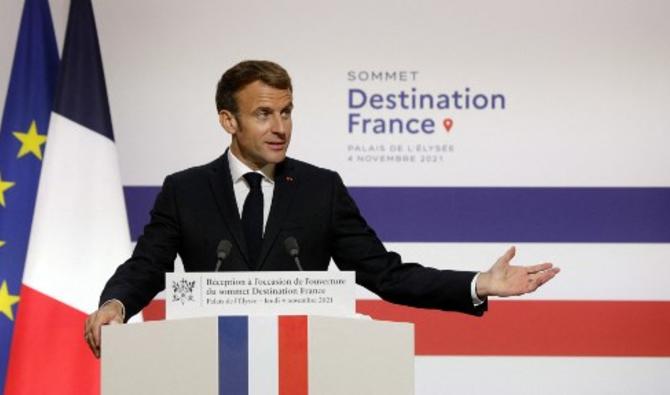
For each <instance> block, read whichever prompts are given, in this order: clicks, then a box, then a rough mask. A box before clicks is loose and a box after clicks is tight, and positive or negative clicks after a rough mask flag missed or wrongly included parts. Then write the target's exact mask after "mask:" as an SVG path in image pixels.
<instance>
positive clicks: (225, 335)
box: [101, 315, 414, 395]
mask: <svg viewBox="0 0 670 395" xmlns="http://www.w3.org/2000/svg"><path fill="white" fill-rule="evenodd" d="M102 338H103V346H102V357H101V359H102V383H101V384H102V394H103V395H116V394H124V395H128V394H142V395H145V394H189V395H191V394H199V395H207V394H212V395H215V394H263V395H271V394H290V395H300V394H312V395H322V394H325V395H330V394H342V395H344V394H347V395H352V394H385V395H393V394H402V395H406V394H412V393H414V328H413V325H412V324H407V323H396V322H383V321H373V320H370V319H361V318H342V317H324V316H305V315H302V316H249V317H247V316H228V317H204V318H189V319H178V320H168V321H153V322H145V323H137V324H127V325H109V326H105V327H103V334H102Z"/></svg>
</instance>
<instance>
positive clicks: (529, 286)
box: [476, 247, 560, 299]
mask: <svg viewBox="0 0 670 395" xmlns="http://www.w3.org/2000/svg"><path fill="white" fill-rule="evenodd" d="M515 253H516V249H515V248H514V247H511V248H510V249H509V250H507V252H506V253H505V254H504V255H503V256H501V257H500V258H498V260H497V261H496V263H495V264H493V266H492V267H491V269H489V270H488V271H486V272H482V273H481V274H480V275H479V277H478V278H477V284H476V287H477V295H478V296H479V297H480V298H482V299H483V298H486V297H487V296H516V295H523V294H527V293H530V292H533V291H535V290H536V289H537V288H538V287H540V286H541V285H543V284H545V283H546V282H547V281H549V280H551V279H552V278H554V276H555V275H556V274H557V273H558V272H559V270H560V269H559V268H557V267H554V265H553V264H551V263H541V264H539V265H534V266H513V265H510V261H511V260H512V258H514V254H515Z"/></svg>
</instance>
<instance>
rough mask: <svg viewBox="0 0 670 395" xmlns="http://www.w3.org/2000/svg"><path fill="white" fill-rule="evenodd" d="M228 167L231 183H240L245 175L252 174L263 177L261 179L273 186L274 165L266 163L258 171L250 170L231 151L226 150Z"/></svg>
mask: <svg viewBox="0 0 670 395" xmlns="http://www.w3.org/2000/svg"><path fill="white" fill-rule="evenodd" d="M228 166H229V167H230V175H231V177H232V178H233V183H236V182H238V181H240V180H241V179H242V178H243V177H244V175H245V174H247V173H250V172H254V173H258V174H260V175H262V176H263V179H264V180H266V181H268V182H269V183H271V184H274V173H275V166H276V165H275V164H273V163H268V164H267V165H265V166H263V167H261V168H260V169H258V170H251V169H250V168H249V166H247V165H245V164H244V163H243V162H242V161H241V160H239V159H238V158H237V157H236V156H235V155H234V154H233V151H231V150H230V149H228Z"/></svg>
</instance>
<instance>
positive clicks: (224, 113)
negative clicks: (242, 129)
mask: <svg viewBox="0 0 670 395" xmlns="http://www.w3.org/2000/svg"><path fill="white" fill-rule="evenodd" d="M219 123H220V124H221V126H222V127H223V128H224V129H225V130H226V132H228V133H230V134H231V135H233V136H234V135H235V133H237V130H238V127H237V118H235V115H234V114H233V113H232V112H230V111H228V110H221V112H219Z"/></svg>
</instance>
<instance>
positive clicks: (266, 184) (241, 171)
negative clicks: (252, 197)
mask: <svg viewBox="0 0 670 395" xmlns="http://www.w3.org/2000/svg"><path fill="white" fill-rule="evenodd" d="M228 164H229V166H230V175H231V176H232V178H233V192H234V193H235V202H237V210H238V211H239V214H240V218H242V208H243V207H244V201H245V200H246V199H247V195H248V194H249V191H250V190H251V187H250V186H249V184H248V183H247V180H246V179H245V178H244V175H245V174H247V173H258V174H260V175H262V176H263V179H262V180H261V190H262V191H263V234H265V225H266V224H267V223H268V216H269V215H270V206H272V196H273V195H274V191H275V178H274V177H275V165H274V164H267V165H265V166H263V167H262V168H261V169H259V170H251V169H250V168H249V166H247V165H245V164H244V163H242V161H241V160H239V159H237V157H236V156H235V155H234V154H233V152H232V151H231V150H228Z"/></svg>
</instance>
